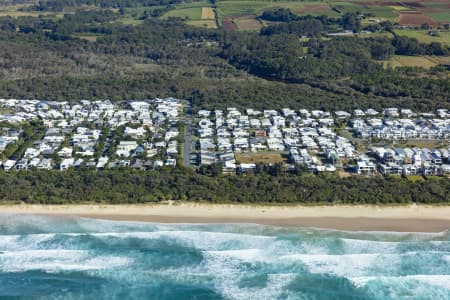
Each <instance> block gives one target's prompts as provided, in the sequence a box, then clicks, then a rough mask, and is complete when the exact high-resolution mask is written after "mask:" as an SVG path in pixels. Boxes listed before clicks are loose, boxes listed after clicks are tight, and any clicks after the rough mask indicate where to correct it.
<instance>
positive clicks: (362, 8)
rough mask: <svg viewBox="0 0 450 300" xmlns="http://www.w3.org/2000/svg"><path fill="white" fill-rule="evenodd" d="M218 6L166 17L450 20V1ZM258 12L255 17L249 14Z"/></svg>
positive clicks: (252, 22)
mask: <svg viewBox="0 0 450 300" xmlns="http://www.w3.org/2000/svg"><path fill="white" fill-rule="evenodd" d="M215 5H216V8H212V7H210V3H209V2H205V1H202V2H190V3H183V4H178V5H175V9H174V10H172V11H169V12H168V13H166V14H165V15H164V17H180V18H186V19H188V20H202V19H203V20H213V19H215V18H216V13H217V18H218V20H217V21H218V23H219V24H222V26H224V27H225V28H228V29H230V30H236V29H240V30H258V28H260V27H261V26H262V25H263V24H266V23H265V22H262V23H261V22H260V21H258V20H257V17H258V16H259V15H261V14H262V12H263V11H265V10H269V9H277V8H288V9H290V10H291V11H292V12H293V13H295V14H297V15H313V16H317V15H327V16H328V17H339V16H341V15H343V14H345V13H348V12H351V13H363V14H370V15H371V17H372V18H375V19H380V20H390V21H392V22H399V23H400V24H401V25H422V24H424V23H428V24H429V25H432V26H436V25H438V24H439V23H440V22H441V23H443V22H444V23H445V22H447V21H449V20H450V12H449V11H450V0H448V1H447V0H445V1H443V0H430V1H426V2H424V1H421V0H409V1H406V2H404V1H400V0H391V1H367V0H339V1H289V0H280V1H272V0H216V1H215ZM249 15H254V16H255V17H254V18H248V17H247V16H249Z"/></svg>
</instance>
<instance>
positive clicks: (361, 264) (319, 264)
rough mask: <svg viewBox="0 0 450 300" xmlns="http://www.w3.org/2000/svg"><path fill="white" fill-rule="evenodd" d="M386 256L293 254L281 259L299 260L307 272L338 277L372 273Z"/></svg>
mask: <svg viewBox="0 0 450 300" xmlns="http://www.w3.org/2000/svg"><path fill="white" fill-rule="evenodd" d="M382 258H383V259H385V258H386V257H383V255H380V254H345V255H323V254H319V255H316V254H294V255H286V256H282V257H281V259H285V260H291V261H299V262H301V263H302V264H304V265H305V266H306V267H307V268H308V270H309V272H311V273H317V274H330V275H335V276H340V277H355V276H365V275H368V274H371V273H372V268H373V266H375V265H376V264H377V263H378V262H381V261H383V260H382Z"/></svg>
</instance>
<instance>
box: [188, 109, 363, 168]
mask: <svg viewBox="0 0 450 300" xmlns="http://www.w3.org/2000/svg"><path fill="white" fill-rule="evenodd" d="M334 125H335V121H334V119H333V117H332V115H331V114H330V113H328V112H325V111H320V110H314V111H311V112H310V111H307V110H301V111H298V112H297V111H295V110H292V109H287V108H285V109H282V110H280V111H276V110H264V111H257V110H253V109H247V110H245V112H244V113H242V112H240V111H239V110H237V109H236V108H227V109H226V111H221V110H215V111H208V110H201V111H199V112H198V119H197V127H196V129H197V130H196V133H197V137H198V143H197V149H198V155H199V160H198V161H199V164H212V163H217V162H221V163H223V166H224V170H225V171H226V172H231V170H233V169H235V170H238V169H239V170H241V171H244V172H245V171H247V170H248V169H252V168H254V167H255V165H254V164H248V165H247V164H238V165H236V161H235V159H234V155H233V158H232V159H231V158H230V159H229V160H225V159H222V156H224V155H225V156H226V157H231V154H236V153H242V152H253V153H256V152H261V151H270V152H280V153H285V154H286V155H288V156H289V158H290V160H291V162H292V164H306V165H308V168H310V169H314V170H318V171H322V170H323V171H330V170H335V167H334V166H332V165H323V164H322V159H319V158H317V155H320V156H322V157H326V159H329V160H330V161H332V162H337V161H338V160H341V159H354V158H355V157H357V155H358V154H357V151H356V148H355V147H354V145H353V144H352V143H351V142H350V141H349V140H348V139H346V138H344V137H342V136H339V135H337V134H336V132H335V131H334V130H333V126H334Z"/></svg>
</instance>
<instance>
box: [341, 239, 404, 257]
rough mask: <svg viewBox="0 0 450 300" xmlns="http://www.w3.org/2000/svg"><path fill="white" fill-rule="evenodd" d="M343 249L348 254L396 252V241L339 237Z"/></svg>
mask: <svg viewBox="0 0 450 300" xmlns="http://www.w3.org/2000/svg"><path fill="white" fill-rule="evenodd" d="M341 241H342V243H343V250H344V252H345V253H348V254H357V253H396V252H397V251H398V250H397V247H398V245H399V243H398V242H385V241H370V240H356V239H346V238H344V239H341Z"/></svg>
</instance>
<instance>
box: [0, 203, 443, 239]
mask: <svg viewBox="0 0 450 300" xmlns="http://www.w3.org/2000/svg"><path fill="white" fill-rule="evenodd" d="M0 213H13V214H38V215H54V216H63V217H64V216H77V217H86V218H96V219H106V220H118V221H119V220H120V221H122V220H123V221H125V220H126V221H142V222H155V223H257V224H264V225H278V226H299V227H316V228H327V229H337V230H352V231H399V232H440V231H444V230H448V229H450V206H419V205H410V206H393V207H387V206H256V205H225V204H200V203H181V204H180V203H175V202H169V203H167V204H158V205H148V204H146V205H100V204H99V205H92V204H85V205H25V204H24V205H3V206H0Z"/></svg>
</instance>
